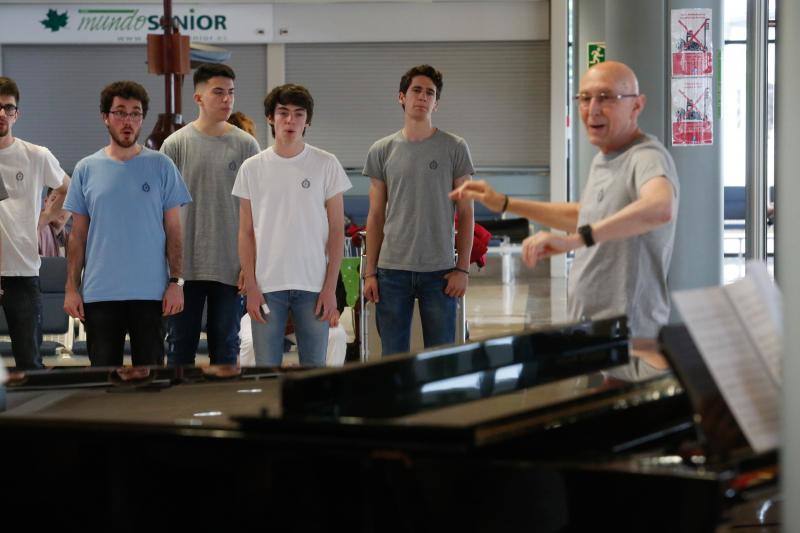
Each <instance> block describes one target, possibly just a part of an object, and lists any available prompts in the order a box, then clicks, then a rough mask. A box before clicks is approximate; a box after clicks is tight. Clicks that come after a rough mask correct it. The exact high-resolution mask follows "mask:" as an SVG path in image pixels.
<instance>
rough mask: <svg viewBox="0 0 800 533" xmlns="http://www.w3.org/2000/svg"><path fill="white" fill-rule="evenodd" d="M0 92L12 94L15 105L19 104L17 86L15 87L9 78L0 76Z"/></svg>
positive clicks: (6, 94)
mask: <svg viewBox="0 0 800 533" xmlns="http://www.w3.org/2000/svg"><path fill="white" fill-rule="evenodd" d="M0 94H2V95H4V96H13V97H14V100H16V101H17V105H19V87H17V84H16V82H15V81H14V80H12V79H11V78H6V77H5V76H0Z"/></svg>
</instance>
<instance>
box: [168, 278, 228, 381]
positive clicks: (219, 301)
mask: <svg viewBox="0 0 800 533" xmlns="http://www.w3.org/2000/svg"><path fill="white" fill-rule="evenodd" d="M206 300H208V313H207V315H208V316H207V318H206V324H207V326H206V333H207V335H208V355H209V358H210V359H211V364H215V365H235V364H236V361H237V360H238V358H239V324H240V321H241V319H242V311H243V307H242V297H241V296H240V295H239V291H238V289H237V288H236V286H235V285H227V284H225V283H219V282H217V281H187V282H186V283H185V284H184V286H183V311H181V312H180V313H178V314H177V315H173V316H171V317H169V319H168V325H167V364H169V365H193V364H194V356H195V354H196V353H197V343H198V342H199V341H200V331H201V329H202V326H203V307H204V306H205V304H206Z"/></svg>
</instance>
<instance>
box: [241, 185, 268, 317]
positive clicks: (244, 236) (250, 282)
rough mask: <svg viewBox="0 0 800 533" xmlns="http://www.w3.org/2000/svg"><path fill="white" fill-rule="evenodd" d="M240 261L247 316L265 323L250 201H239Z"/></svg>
mask: <svg viewBox="0 0 800 533" xmlns="http://www.w3.org/2000/svg"><path fill="white" fill-rule="evenodd" d="M239 261H240V263H241V267H242V276H243V277H244V293H245V295H247V314H249V315H250V319H251V320H255V321H256V322H260V323H262V324H263V323H265V322H266V320H265V319H264V317H263V316H262V314H261V309H260V307H261V305H262V304H264V303H265V302H264V295H263V294H261V289H260V288H259V286H258V282H257V280H256V234H255V230H254V229H253V211H252V206H251V204H250V200H247V199H245V198H240V199H239Z"/></svg>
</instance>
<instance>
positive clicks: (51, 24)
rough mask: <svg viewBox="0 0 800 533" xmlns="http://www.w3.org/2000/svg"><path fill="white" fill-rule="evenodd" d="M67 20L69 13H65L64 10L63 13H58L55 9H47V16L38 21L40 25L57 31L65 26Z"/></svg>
mask: <svg viewBox="0 0 800 533" xmlns="http://www.w3.org/2000/svg"><path fill="white" fill-rule="evenodd" d="M68 20H69V15H67V12H66V11H64V12H63V13H59V12H58V11H56V10H55V9H49V10H48V11H47V18H46V19H44V20H40V21H39V22H41V23H42V26H44V27H45V28H47V29H49V30H50V31H58V30H60V29H61V28H64V27H66V25H67V21H68Z"/></svg>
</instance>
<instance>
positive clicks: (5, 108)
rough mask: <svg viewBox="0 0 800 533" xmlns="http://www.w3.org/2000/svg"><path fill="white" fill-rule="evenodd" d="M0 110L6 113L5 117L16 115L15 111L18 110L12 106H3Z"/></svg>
mask: <svg viewBox="0 0 800 533" xmlns="http://www.w3.org/2000/svg"><path fill="white" fill-rule="evenodd" d="M0 109H2V110H3V111H5V112H6V116H7V117H13V116H15V115H16V114H17V109H19V108H18V107H17V106H15V105H14V104H5V105H0Z"/></svg>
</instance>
